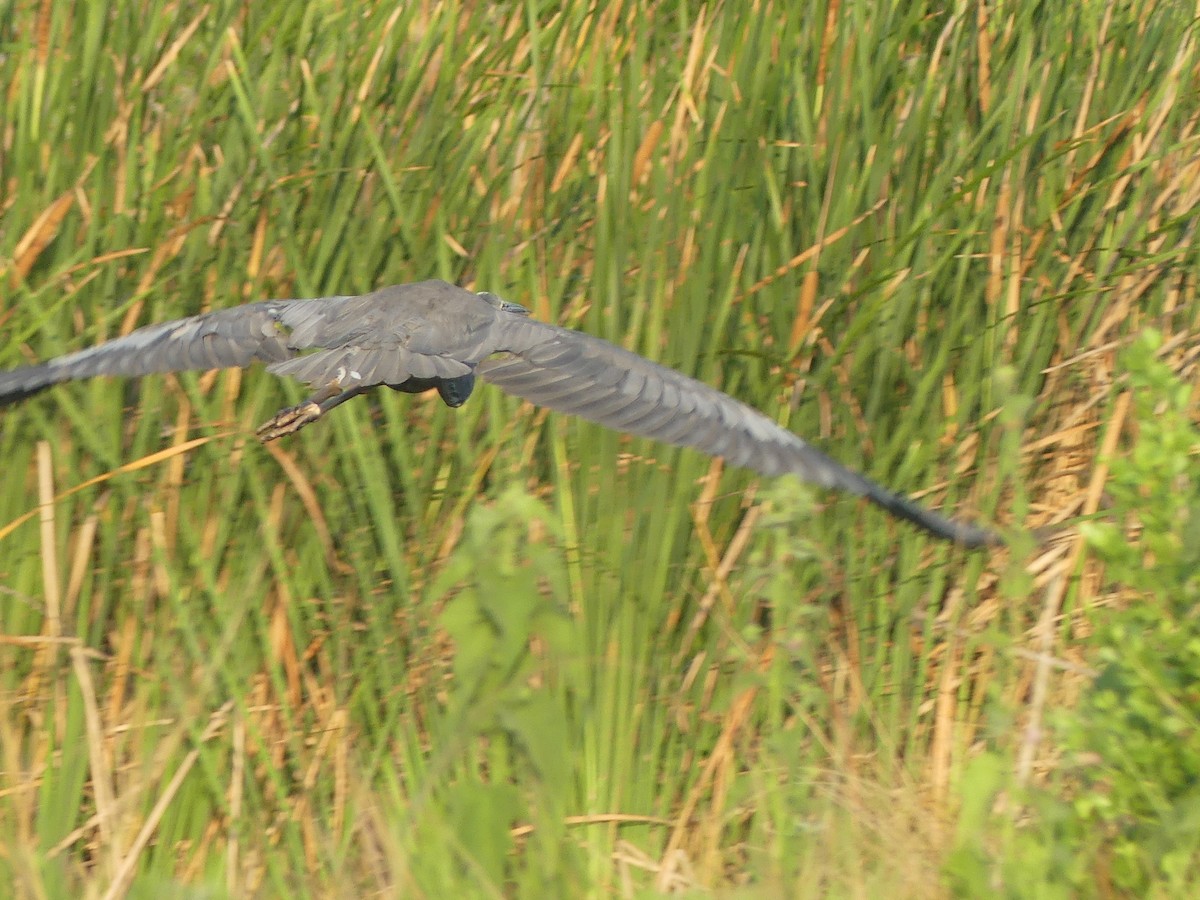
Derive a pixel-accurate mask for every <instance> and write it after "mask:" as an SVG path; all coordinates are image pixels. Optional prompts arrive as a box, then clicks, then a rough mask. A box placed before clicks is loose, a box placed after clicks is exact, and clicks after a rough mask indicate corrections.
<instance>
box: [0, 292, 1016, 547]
mask: <svg viewBox="0 0 1200 900" xmlns="http://www.w3.org/2000/svg"><path fill="white" fill-rule="evenodd" d="M255 362H262V363H265V364H266V366H267V370H268V371H269V372H273V373H274V374H276V375H285V376H289V377H292V378H296V379H298V380H300V381H303V382H305V383H307V384H308V385H309V386H310V387H311V388H312V389H313V394H312V395H311V396H310V397H309V398H308V399H307V400H305V401H304V402H303V403H301V404H299V405H298V406H294V407H290V408H288V409H284V410H281V411H280V412H279V413H278V414H277V415H276V416H275V417H274V418H272V419H271V420H270V421H269V422H267V423H266V424H264V425H263V426H262V427H261V428H260V429H259V430H258V434H259V437H261V438H262V439H263V440H265V441H269V440H274V439H275V438H278V437H281V436H283V435H285V434H290V433H292V432H294V431H296V430H298V429H300V428H302V427H304V426H305V425H307V424H308V423H310V422H313V421H315V420H316V419H318V418H320V417H321V416H322V415H324V414H325V413H327V412H329V410H331V409H333V408H334V407H335V406H338V405H339V404H341V403H344V402H345V401H347V400H349V399H350V398H352V397H356V396H358V395H359V394H361V393H364V392H365V391H368V390H370V389H371V388H375V387H379V386H381V385H386V386H387V387H390V388H394V389H395V390H399V391H406V392H408V393H419V392H422V391H428V390H437V391H438V393H439V394H440V395H441V397H442V399H443V400H444V401H445V402H446V403H447V404H448V405H450V406H452V407H458V406H461V405H462V404H463V403H464V402H465V401H466V399H467V398H468V397H469V396H470V394H471V391H472V389H473V388H474V384H475V378H476V376H478V377H480V378H482V379H483V380H484V381H487V382H489V383H491V384H494V385H496V386H497V387H500V388H503V389H504V390H505V391H507V392H509V393H511V394H515V395H516V396H518V397H521V398H523V399H525V400H529V401H531V402H532V403H536V404H538V405H540V406H546V407H549V408H550V409H553V410H557V411H558V412H564V413H572V414H574V415H577V416H580V417H582V418H584V419H587V420H589V421H591V422H595V423H597V424H599V425H604V426H606V427H608V428H613V429H617V430H619V431H624V432H629V433H631V434H636V435H640V436H642V437H648V438H653V439H655V440H658V441H663V442H665V443H668V444H675V445H678V446H683V447H692V448H694V449H696V450H701V451H703V452H704V453H708V454H710V455H712V456H721V457H724V458H725V459H726V460H727V461H728V462H729V463H731V464H733V465H736V466H742V467H744V468H747V469H752V470H754V471H756V472H760V473H761V474H763V475H784V474H792V475H796V476H798V477H800V478H802V479H803V480H805V481H808V482H811V483H813V484H816V485H820V486H822V487H827V488H836V489H840V490H843V491H847V492H849V493H851V494H855V495H858V496H862V497H866V498H867V499H868V500H870V501H871V502H873V503H875V504H877V505H879V506H881V507H883V508H884V509H886V510H888V511H889V512H891V513H892V514H894V515H896V516H898V517H900V518H902V519H906V520H907V521H909V522H912V523H914V524H916V525H919V526H920V527H922V528H924V529H925V530H927V531H929V532H930V533H932V534H935V535H937V536H938V537H941V538H944V539H947V540H951V541H955V542H957V543H960V544H963V545H966V546H971V547H978V546H983V545H989V544H999V543H1001V540H1000V537H999V536H998V535H997V534H995V533H994V532H992V531H989V530H987V529H985V528H980V527H977V526H974V525H969V524H966V523H963V522H957V521H954V520H952V519H948V518H945V517H943V516H940V515H938V514H937V513H934V512H932V511H930V510H927V509H925V508H923V507H921V506H919V505H917V504H916V503H914V502H913V501H911V500H909V499H907V498H906V497H902V496H900V495H899V494H895V493H893V492H892V491H889V490H887V489H886V488H884V487H882V486H880V485H878V484H876V483H875V482H873V481H871V480H869V479H868V478H866V477H865V476H863V475H860V474H859V473H858V472H855V471H852V470H851V469H847V468H846V467H844V466H842V465H841V464H839V463H837V462H835V461H834V460H832V459H830V458H829V457H828V456H826V455H825V454H824V453H821V452H820V451H819V450H816V449H815V448H813V447H811V446H809V445H808V444H807V443H805V442H804V441H803V440H801V439H800V438H799V437H797V436H796V435H795V434H793V433H792V432H791V431H788V430H787V429H785V428H782V427H781V426H779V425H778V424H776V423H775V422H774V421H772V420H771V419H769V418H768V417H767V416H765V415H763V414H762V413H760V412H758V411H757V410H755V409H752V408H751V407H749V406H747V405H745V404H744V403H741V402H739V401H737V400H735V399H733V398H732V397H730V396H728V395H727V394H723V393H721V392H720V391H718V390H717V389H715V388H713V387H710V386H709V385H706V384H704V383H703V382H700V381H696V380H695V379H694V378H689V377H688V376H686V375H684V374H682V373H680V372H676V371H675V370H673V369H668V368H666V367H664V366H660V365H658V364H657V363H653V362H651V361H650V360H648V359H645V358H643V357H641V356H638V355H637V354H635V353H630V352H629V351H627V350H624V349H622V348H620V347H618V346H616V345H614V344H610V343H609V342H608V341H605V340H601V339H600V338H597V337H593V336H591V335H588V334H584V333H583V332H579V331H572V330H571V329H568V328H560V327H558V326H556V325H549V324H547V323H545V322H539V321H536V320H534V319H531V318H529V312H528V310H526V309H525V308H524V307H521V306H518V305H517V304H515V303H509V302H508V301H505V300H502V299H500V298H499V297H497V296H495V295H494V294H489V293H480V294H476V293H472V292H471V291H467V290H464V289H462V288H459V287H456V286H454V285H452V284H447V283H446V282H444V281H423V282H420V283H417V284H402V285H394V286H392V287H385V288H381V289H380V290H378V291H374V292H373V293H370V294H363V295H361V296H355V297H323V298H319V299H315V300H266V301H263V302H259V303H249V304H246V305H244V306H237V307H233V308H232V309H223V310H218V311H216V312H211V313H207V314H205V315H201V316H193V317H191V318H187V319H180V320H178V321H175V322H167V323H164V324H161V325H149V326H147V327H145V328H140V329H138V330H137V331H134V332H131V333H130V334H128V335H126V336H125V337H122V338H117V339H116V340H112V341H109V342H107V343H104V344H100V345H99V346H96V347H91V348H89V349H87V350H81V351H79V352H78V353H71V354H68V355H66V356H60V357H58V358H57V359H52V360H49V361H48V362H45V363H41V364H40V365H34V366H26V367H24V368H19V369H13V370H11V371H8V372H0V406H3V405H7V404H9V403H13V402H16V401H18V400H23V399H24V398H26V397H28V396H30V395H32V394H35V393H37V392H39V391H42V390H45V389H46V388H48V387H51V386H53V385H55V384H58V383H60V382H63V381H69V380H72V379H76V378H91V377H93V376H96V375H125V376H138V375H149V374H152V373H154V372H176V371H184V370H189V369H201V370H203V369H225V368H234V367H242V366H248V365H251V364H252V363H255Z"/></svg>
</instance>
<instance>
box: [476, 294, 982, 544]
mask: <svg viewBox="0 0 1200 900" xmlns="http://www.w3.org/2000/svg"><path fill="white" fill-rule="evenodd" d="M495 338H496V347H497V349H498V350H500V351H501V352H500V354H499V355H497V356H494V357H491V358H488V359H485V360H482V361H481V362H480V363H479V365H478V367H477V368H476V374H478V375H479V376H480V377H481V378H483V379H484V380H485V381H488V382H490V383H492V384H494V385H496V386H497V387H500V388H502V389H503V390H505V391H507V392H509V393H511V394H515V395H516V396H518V397H521V398H524V399H525V400H529V401H530V402H532V403H536V404H538V405H539V406H546V407H549V408H550V409H553V410H557V411H558V412H564V413H571V414H573V415H577V416H580V417H581V418H584V419H587V420H588V421H590V422H595V423H596V424H598V425H604V426H606V427H608V428H613V429H616V430H618V431H626V432H629V433H631V434H636V435H640V436H642V437H647V438H652V439H654V440H657V441H663V442H664V443H668V444H674V445H677V446H681V447H691V448H693V449H696V450H700V451H703V452H704V453H708V454H711V455H713V456H722V457H724V458H725V459H726V460H727V461H728V462H730V463H731V464H733V465H736V466H742V467H744V468H747V469H752V470H754V471H756V472H759V473H761V474H763V475H783V474H792V475H797V476H799V477H800V478H801V479H803V480H804V481H808V482H810V483H812V484H816V485H819V486H822V487H828V488H837V489H840V490H843V491H847V492H849V493H851V494H857V495H859V496H863V497H866V498H867V499H868V500H870V501H872V502H873V503H876V504H877V505H879V506H881V507H883V508H884V509H887V510H888V511H890V512H892V513H893V514H895V515H897V516H899V517H900V518H902V519H907V520H908V521H910V522H913V523H915V524H917V525H920V526H921V527H922V528H925V529H927V530H928V531H930V532H932V533H934V534H936V535H939V536H941V537H943V538H946V539H949V540H953V541H957V542H958V543H961V544H965V545H967V546H982V545H986V544H998V543H1001V539H1000V537H999V536H998V535H996V534H994V533H993V532H991V531H988V530H986V529H983V528H977V527H975V526H972V525H967V524H965V523H962V522H955V521H953V520H951V519H947V518H945V517H943V516H940V515H938V514H937V513H934V512H930V511H929V510H926V509H924V508H922V507H920V506H918V505H917V504H916V503H914V502H913V501H911V500H909V499H907V498H906V497H902V496H900V495H899V494H895V493H893V492H891V491H889V490H887V489H886V488H884V487H882V486H881V485H878V484H876V483H875V482H873V481H871V480H870V479H868V478H866V477H865V476H863V475H860V474H859V473H857V472H854V471H852V470H850V469H847V468H846V467H845V466H842V465H841V464H839V463H837V462H835V461H834V460H832V459H830V458H829V457H828V456H826V455H825V454H824V453H821V452H820V451H819V450H816V449H815V448H813V447H810V446H809V445H808V444H807V443H805V442H804V441H803V440H801V439H800V438H799V437H798V436H797V435H795V434H794V433H792V432H791V431H788V430H787V429H786V428H783V427H781V426H780V425H778V424H776V423H775V422H774V421H772V420H771V419H769V418H767V417H766V416H765V415H763V414H762V413H760V412H758V411H757V410H755V409H752V408H751V407H749V406H747V405H745V404H744V403H741V402H739V401H737V400H735V399H733V398H732V397H730V396H729V395H727V394H723V393H721V392H720V391H718V390H716V389H715V388H712V387H710V386H709V385H707V384H704V383H703V382H700V381H696V380H695V379H694V378H689V377H688V376H686V375H683V374H682V373H680V372H676V371H675V370H673V369H668V368H665V367H664V366H660V365H657V364H656V363H653V362H650V361H649V360H647V359H644V358H643V357H641V356H638V355H637V354H634V353H630V352H629V351H627V350H624V349H622V348H621V347H617V346H616V345H614V344H610V343H609V342H608V341H605V340H601V339H600V338H596V337H592V336H591V335H588V334H584V333H582V332H578V331H571V330H569V329H566V328H559V327H558V326H555V325H547V324H545V323H543V322H537V321H534V320H530V319H518V318H515V317H514V318H507V319H505V320H503V321H502V322H499V323H497V333H496V335H495Z"/></svg>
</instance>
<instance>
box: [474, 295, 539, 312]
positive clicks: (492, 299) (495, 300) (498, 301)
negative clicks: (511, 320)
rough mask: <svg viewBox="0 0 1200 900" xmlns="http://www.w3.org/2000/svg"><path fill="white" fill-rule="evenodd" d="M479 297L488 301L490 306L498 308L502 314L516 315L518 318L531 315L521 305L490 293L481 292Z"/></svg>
mask: <svg viewBox="0 0 1200 900" xmlns="http://www.w3.org/2000/svg"><path fill="white" fill-rule="evenodd" d="M479 296H480V297H481V298H482V299H484V300H486V301H487V302H488V303H489V304H491V305H492V306H494V307H496V309H498V310H500V312H506V313H515V314H516V315H518V316H527V315H529V310H527V309H526V308H525V307H523V306H522V305H521V304H520V303H513V302H512V301H511V300H505V299H504V298H503V297H499V296H497V295H496V294H493V293H491V292H490V291H480V292H479Z"/></svg>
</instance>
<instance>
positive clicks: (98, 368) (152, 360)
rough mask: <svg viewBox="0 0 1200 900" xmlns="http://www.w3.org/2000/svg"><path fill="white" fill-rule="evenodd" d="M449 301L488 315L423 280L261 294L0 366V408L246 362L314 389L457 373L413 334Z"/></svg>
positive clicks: (452, 362) (466, 369) (465, 297)
mask: <svg viewBox="0 0 1200 900" xmlns="http://www.w3.org/2000/svg"><path fill="white" fill-rule="evenodd" d="M454 301H457V304H458V308H460V309H461V308H462V307H463V305H464V304H469V305H468V306H466V308H467V309H473V308H475V307H479V308H480V309H487V310H488V314H489V315H488V318H489V320H490V315H491V314H492V313H491V310H490V307H487V306H486V305H485V304H483V303H481V302H480V301H479V300H478V299H477V298H476V297H475V295H474V294H471V293H469V292H467V291H464V290H462V289H460V288H455V287H453V286H452V285H448V284H444V283H441V282H425V283H422V284H414V285H398V286H395V287H391V288H384V289H383V290H381V291H377V292H375V293H373V294H364V295H362V296H355V297H342V296H339V297H322V298H319V299H316V300H264V301H262V302H259V303H248V304H245V305H243V306H234V307H230V308H229V309H221V310H216V311H213V312H209V313H205V314H203V315H199V316H192V317H190V318H186V319H178V320H176V321H173V322H165V323H162V324H159V325H147V326H146V327H144V328H139V329H137V330H136V331H133V332H130V333H129V334H127V335H125V336H124V337H119V338H115V339H114V340H111V341H108V342H106V343H103V344H99V345H97V346H95V347H90V348H88V349H87V350H81V351H79V352H78V353H70V354H67V355H66V356H60V357H58V358H57V359H52V360H49V361H47V362H44V363H41V364H40V365H34V366H26V367H24V368H20V369H13V370H11V371H7V372H0V406H5V405H7V404H10V403H15V402H17V401H19V400H23V399H25V398H26V397H28V396H30V395H32V394H36V393H37V392H38V391H42V390H45V389H46V388H48V387H51V386H52V385H55V384H59V383H60V382H63V381H70V380H73V379H78V378H91V377H94V376H97V375H114V376H126V377H136V376H140V375H151V374H154V373H158V372H185V371H191V370H205V369H229V368H241V367H244V366H249V365H251V364H252V363H256V362H264V363H266V364H267V369H268V371H270V372H272V373H274V374H276V375H281V376H286V377H290V378H295V379H297V380H299V381H303V382H306V383H308V384H310V385H313V386H315V387H324V386H325V385H327V384H328V383H330V382H331V381H336V382H338V383H339V384H340V385H341V386H342V387H343V388H346V389H351V388H356V387H373V386H375V385H380V384H388V385H394V386H400V385H403V384H405V383H406V382H409V381H410V379H413V380H414V381H415V382H420V383H424V382H425V381H430V380H432V381H434V382H436V380H437V379H461V378H464V377H466V376H468V375H470V374H471V365H470V364H468V363H465V362H461V361H459V360H457V359H455V358H453V357H452V356H447V355H443V354H438V353H435V352H433V350H431V349H430V348H428V347H427V346H426V344H425V343H422V342H421V341H420V340H419V338H420V337H421V336H422V333H423V331H424V330H426V329H427V327H428V325H429V324H430V319H431V316H430V310H432V309H437V308H439V307H438V304H439V303H440V304H441V305H442V306H450V305H452V304H453V303H454ZM467 318H468V317H467V316H462V315H460V316H457V317H456V316H454V315H453V314H450V315H448V316H446V319H447V323H446V324H448V325H456V324H460V325H461V327H462V330H463V331H464V332H466V330H467V329H466V325H465V321H466V320H467ZM434 324H436V323H434ZM414 338H417V340H414ZM410 345H411V346H410ZM434 349H436V348H434ZM306 351H312V352H306ZM425 386H426V387H427V388H428V387H436V386H437V385H436V384H435V383H430V384H427V385H425Z"/></svg>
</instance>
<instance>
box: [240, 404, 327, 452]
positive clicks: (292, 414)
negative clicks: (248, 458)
mask: <svg viewBox="0 0 1200 900" xmlns="http://www.w3.org/2000/svg"><path fill="white" fill-rule="evenodd" d="M324 414H325V410H323V409H322V408H321V405H320V404H319V403H314V402H313V401H312V400H305V401H304V402H303V403H301V404H300V405H299V406H289V407H288V408H287V409H281V410H280V411H279V412H277V413H276V414H275V415H274V417H272V419H271V420H270V421H269V422H264V423H263V424H262V425H261V426H260V427H259V429H258V430H257V431H256V432H255V434H257V435H258V439H259V440H260V441H262V442H263V443H264V444H265V443H266V442H267V441H273V440H275V439H276V438H281V437H283V436H284V435H285V434H295V433H296V432H297V431H299V430H300V429H301V428H303V427H304V426H305V425H307V424H309V423H310V422H315V421H317V419H319V418H321V416H323V415H324Z"/></svg>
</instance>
